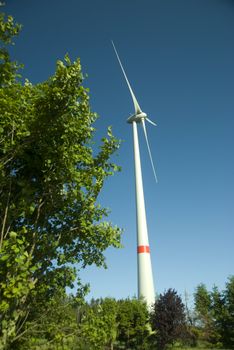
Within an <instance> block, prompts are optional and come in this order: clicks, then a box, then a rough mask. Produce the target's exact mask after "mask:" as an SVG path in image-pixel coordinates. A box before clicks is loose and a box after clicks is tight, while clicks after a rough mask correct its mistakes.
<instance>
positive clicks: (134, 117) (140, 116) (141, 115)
mask: <svg viewBox="0 0 234 350" xmlns="http://www.w3.org/2000/svg"><path fill="white" fill-rule="evenodd" d="M146 118H147V114H146V113H144V112H141V113H137V114H133V115H130V117H129V118H128V119H127V123H129V124H132V123H133V122H136V123H140V122H141V121H142V119H146Z"/></svg>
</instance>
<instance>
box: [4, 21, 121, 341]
mask: <svg viewBox="0 0 234 350" xmlns="http://www.w3.org/2000/svg"><path fill="white" fill-rule="evenodd" d="M19 28H20V27H19V26H18V25H16V24H14V21H13V19H12V17H8V18H7V19H5V17H4V16H3V15H1V16H0V39H1V41H2V47H1V50H0V55H1V56H0V73H1V76H0V84H1V89H0V109H1V114H0V217H1V223H0V266H1V267H0V290H1V291H0V313H1V315H0V319H1V326H0V338H1V340H0V342H1V343H0V344H1V347H2V348H7V346H8V344H10V343H12V342H13V341H14V339H16V338H17V339H18V338H19V336H20V334H21V333H23V332H24V331H25V329H26V328H25V327H26V324H27V322H31V321H32V317H33V314H34V312H33V310H35V308H36V307H38V305H40V304H43V303H44V302H45V301H48V300H51V299H52V298H53V297H54V296H55V295H57V296H61V297H62V296H64V295H65V287H67V286H69V287H71V288H72V287H73V284H74V281H75V279H76V276H77V271H76V270H75V268H74V267H73V266H74V264H79V266H80V268H84V267H85V266H86V265H91V264H96V265H97V266H105V258H104V255H103V252H104V251H105V249H106V248H107V247H109V246H114V247H120V237H121V231H120V229H119V228H117V227H114V226H113V225H112V224H111V223H108V222H106V221H104V219H105V217H107V216H108V210H107V209H106V208H102V207H101V206H100V205H99V204H98V195H99V193H100V191H101V190H102V187H103V185H104V181H105V179H106V178H107V177H108V176H110V175H112V174H113V173H114V172H115V171H117V170H119V168H118V167H117V166H116V165H115V164H113V163H112V162H111V161H110V157H111V155H112V154H113V153H114V152H115V151H116V150H117V149H118V147H119V141H118V140H116V139H115V137H114V136H113V134H112V131H111V128H109V129H108V132H107V136H106V137H103V138H102V142H101V144H100V146H99V150H98V149H97V147H96V146H95V145H94V144H93V136H94V133H95V129H94V127H93V124H94V122H95V120H96V118H97V115H96V114H95V113H93V112H92V111H91V109H90V105H89V94H88V89H86V88H84V86H83V75H82V71H81V65H80V61H79V60H76V61H75V62H71V61H70V59H69V57H68V56H66V57H65V60H64V62H63V61H58V62H57V68H56V72H55V74H54V75H53V76H52V77H51V78H49V79H48V80H47V81H45V82H43V83H40V84H37V85H32V84H31V83H30V82H28V81H27V80H26V81H25V82H21V80H20V77H19V76H18V75H17V69H18V67H17V64H16V63H14V62H11V61H10V58H9V54H8V52H7V48H6V45H7V44H9V43H10V42H11V38H12V37H13V36H14V35H16V34H17V33H18V31H19Z"/></svg>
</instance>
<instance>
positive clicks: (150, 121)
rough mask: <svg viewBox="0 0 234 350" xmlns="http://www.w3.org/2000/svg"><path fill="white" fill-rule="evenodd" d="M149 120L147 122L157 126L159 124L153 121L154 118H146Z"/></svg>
mask: <svg viewBox="0 0 234 350" xmlns="http://www.w3.org/2000/svg"><path fill="white" fill-rule="evenodd" d="M145 119H146V120H147V122H149V123H150V124H152V125H154V126H157V124H156V123H155V122H152V120H150V119H149V118H145Z"/></svg>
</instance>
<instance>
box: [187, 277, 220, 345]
mask: <svg viewBox="0 0 234 350" xmlns="http://www.w3.org/2000/svg"><path fill="white" fill-rule="evenodd" d="M194 301H195V312H196V314H197V324H198V327H199V329H200V330H201V334H200V338H201V340H202V342H203V343H204V344H205V345H211V344H213V346H214V345H216V346H219V345H221V344H220V334H219V332H218V331H217V323H216V322H215V317H216V315H217V314H218V313H219V312H220V308H221V303H222V301H221V298H220V295H219V293H218V290H217V289H216V288H214V289H213V294H212V293H210V292H209V291H208V290H207V288H206V286H205V284H203V283H202V284H200V285H198V287H197V288H196V291H195V294H194ZM220 317H221V316H220Z"/></svg>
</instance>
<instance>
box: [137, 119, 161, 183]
mask: <svg viewBox="0 0 234 350" xmlns="http://www.w3.org/2000/svg"><path fill="white" fill-rule="evenodd" d="M141 122H142V127H143V130H144V134H145V140H146V144H147V148H148V152H149V157H150V162H151V165H152V169H153V173H154V177H155V181H156V183H157V182H158V178H157V175H156V171H155V167H154V163H153V158H152V154H151V150H150V145H149V141H148V136H147V131H146V127H145V121H144V119H141Z"/></svg>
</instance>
